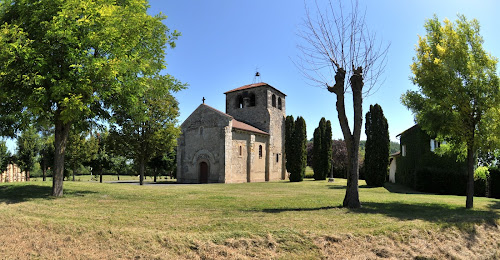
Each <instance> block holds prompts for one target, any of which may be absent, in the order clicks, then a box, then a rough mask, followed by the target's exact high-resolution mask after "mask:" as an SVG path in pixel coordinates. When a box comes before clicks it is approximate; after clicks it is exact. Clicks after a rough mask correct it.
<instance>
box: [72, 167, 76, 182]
mask: <svg viewBox="0 0 500 260" xmlns="http://www.w3.org/2000/svg"><path fill="white" fill-rule="evenodd" d="M75 171H76V165H73V181H75Z"/></svg>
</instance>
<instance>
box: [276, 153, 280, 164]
mask: <svg viewBox="0 0 500 260" xmlns="http://www.w3.org/2000/svg"><path fill="white" fill-rule="evenodd" d="M279 161H280V154H279V153H277V154H276V162H279Z"/></svg>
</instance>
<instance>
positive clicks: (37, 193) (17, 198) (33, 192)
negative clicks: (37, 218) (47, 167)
mask: <svg viewBox="0 0 500 260" xmlns="http://www.w3.org/2000/svg"><path fill="white" fill-rule="evenodd" d="M90 193H95V192H93V191H82V190H71V189H67V188H65V189H64V196H73V197H76V196H85V194H90ZM51 194H52V187H50V186H40V185H33V184H27V185H1V186H0V203H6V204H15V203H21V202H26V201H30V200H33V199H46V200H52V199H55V197H53V196H51Z"/></svg>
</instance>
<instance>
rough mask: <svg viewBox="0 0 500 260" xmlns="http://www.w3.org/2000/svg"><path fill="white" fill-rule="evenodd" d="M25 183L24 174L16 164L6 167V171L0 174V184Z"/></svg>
mask: <svg viewBox="0 0 500 260" xmlns="http://www.w3.org/2000/svg"><path fill="white" fill-rule="evenodd" d="M23 181H26V173H25V172H22V171H21V169H20V168H19V166H17V165H16V164H12V163H11V164H9V165H7V170H5V171H4V172H2V174H0V182H23Z"/></svg>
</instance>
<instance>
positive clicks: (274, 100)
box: [271, 94, 276, 107]
mask: <svg viewBox="0 0 500 260" xmlns="http://www.w3.org/2000/svg"><path fill="white" fill-rule="evenodd" d="M271 104H272V105H273V107H276V95H274V94H273V96H272V97H271Z"/></svg>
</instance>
